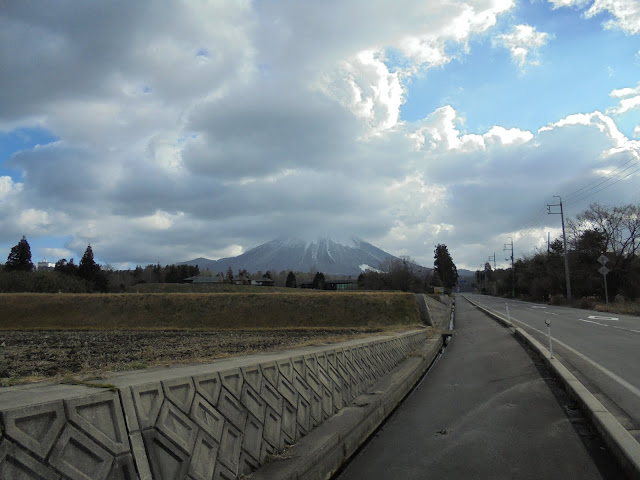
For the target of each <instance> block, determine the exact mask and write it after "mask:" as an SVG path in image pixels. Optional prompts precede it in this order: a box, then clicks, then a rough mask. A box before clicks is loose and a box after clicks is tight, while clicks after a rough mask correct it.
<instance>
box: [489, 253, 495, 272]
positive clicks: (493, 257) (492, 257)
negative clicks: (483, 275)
mask: <svg viewBox="0 0 640 480" xmlns="http://www.w3.org/2000/svg"><path fill="white" fill-rule="evenodd" d="M491 259H493V271H494V272H495V271H496V252H493V256H491V255H489V263H491Z"/></svg>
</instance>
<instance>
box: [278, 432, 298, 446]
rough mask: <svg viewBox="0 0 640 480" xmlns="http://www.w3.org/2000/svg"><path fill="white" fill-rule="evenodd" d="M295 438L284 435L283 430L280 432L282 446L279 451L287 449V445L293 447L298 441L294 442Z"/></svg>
mask: <svg viewBox="0 0 640 480" xmlns="http://www.w3.org/2000/svg"><path fill="white" fill-rule="evenodd" d="M294 438H295V437H290V436H289V435H287V434H286V433H284V431H283V430H281V431H280V446H279V447H278V450H279V451H282V450H284V447H286V446H287V445H293V444H294V443H295V442H296V441H295V440H294Z"/></svg>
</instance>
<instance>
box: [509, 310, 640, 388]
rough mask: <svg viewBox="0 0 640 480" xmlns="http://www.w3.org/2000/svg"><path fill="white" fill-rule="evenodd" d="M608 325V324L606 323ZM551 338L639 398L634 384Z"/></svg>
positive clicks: (526, 325) (544, 334)
mask: <svg viewBox="0 0 640 480" xmlns="http://www.w3.org/2000/svg"><path fill="white" fill-rule="evenodd" d="M511 321H515V322H518V323H519V324H521V325H522V326H524V327H528V328H530V329H531V330H534V331H536V332H538V333H539V334H541V335H543V336H544V337H546V336H547V333H546V332H542V331H540V330H538V329H537V328H534V327H532V326H531V325H528V324H526V323H524V322H522V321H520V320H516V319H515V318H513V317H512V318H511ZM607 326H608V325H607ZM551 338H552V339H553V341H554V342H556V343H557V344H558V345H562V346H563V347H564V348H566V349H567V350H569V351H570V352H571V353H573V354H574V355H577V356H578V357H580V358H581V359H582V360H584V361H585V362H587V363H588V364H590V365H591V366H593V367H595V368H597V369H598V370H600V371H601V372H602V373H604V374H605V375H607V376H608V377H609V378H611V379H612V380H615V381H616V382H618V383H619V384H620V385H622V386H623V387H624V388H626V389H627V390H629V391H630V392H631V393H633V394H634V395H635V396H636V397H639V398H640V389H639V388H637V387H636V386H634V385H632V384H630V383H629V382H627V381H626V380H625V379H624V378H621V377H619V376H618V375H616V374H615V373H613V372H612V371H611V370H608V369H606V368H605V367H603V366H602V365H600V364H599V363H596V362H594V361H593V360H591V359H590V358H589V357H587V356H586V355H584V354H582V353H580V352H579V351H577V350H575V349H573V348H571V347H570V346H569V345H567V344H566V343H564V342H561V341H560V340H558V339H557V338H554V337H553V336H552V337H551Z"/></svg>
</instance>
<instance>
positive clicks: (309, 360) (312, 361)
mask: <svg viewBox="0 0 640 480" xmlns="http://www.w3.org/2000/svg"><path fill="white" fill-rule="evenodd" d="M304 363H305V364H306V365H307V371H309V370H311V371H312V372H313V373H314V374H315V375H317V374H318V359H317V358H316V356H315V355H314V354H313V353H311V354H309V355H306V356H305V357H304Z"/></svg>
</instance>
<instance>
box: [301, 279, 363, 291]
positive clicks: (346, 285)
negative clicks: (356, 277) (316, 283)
mask: <svg viewBox="0 0 640 480" xmlns="http://www.w3.org/2000/svg"><path fill="white" fill-rule="evenodd" d="M298 288H313V282H312V281H309V280H307V281H305V282H301V283H299V284H298ZM357 288H358V284H357V283H356V282H355V281H353V280H325V281H324V290H356V289H357Z"/></svg>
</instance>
